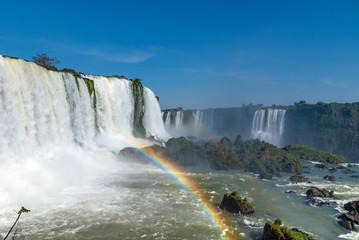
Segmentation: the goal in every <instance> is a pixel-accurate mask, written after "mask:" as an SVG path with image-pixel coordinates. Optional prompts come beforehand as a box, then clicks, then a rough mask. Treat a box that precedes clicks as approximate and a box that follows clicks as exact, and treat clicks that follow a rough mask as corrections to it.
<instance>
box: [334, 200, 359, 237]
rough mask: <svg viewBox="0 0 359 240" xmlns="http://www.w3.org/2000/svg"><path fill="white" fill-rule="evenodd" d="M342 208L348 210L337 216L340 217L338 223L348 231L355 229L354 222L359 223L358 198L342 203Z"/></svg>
mask: <svg viewBox="0 0 359 240" xmlns="http://www.w3.org/2000/svg"><path fill="white" fill-rule="evenodd" d="M344 209H345V210H347V211H348V212H347V213H343V214H342V215H340V216H339V217H338V218H339V219H341V220H340V221H339V222H338V223H339V225H340V226H342V227H344V228H346V229H348V230H350V231H355V230H356V228H355V224H359V200H358V201H352V202H348V203H346V204H344Z"/></svg>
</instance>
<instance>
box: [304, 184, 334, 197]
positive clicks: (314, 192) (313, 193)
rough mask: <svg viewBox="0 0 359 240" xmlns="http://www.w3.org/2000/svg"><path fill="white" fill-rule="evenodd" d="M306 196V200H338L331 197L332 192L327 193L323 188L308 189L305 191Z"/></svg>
mask: <svg viewBox="0 0 359 240" xmlns="http://www.w3.org/2000/svg"><path fill="white" fill-rule="evenodd" d="M306 195H307V198H308V199H312V198H315V197H321V198H333V199H338V198H337V197H336V196H334V195H333V193H332V192H329V191H328V190H326V189H324V188H323V189H319V188H316V187H313V188H310V189H308V190H307V192H306Z"/></svg>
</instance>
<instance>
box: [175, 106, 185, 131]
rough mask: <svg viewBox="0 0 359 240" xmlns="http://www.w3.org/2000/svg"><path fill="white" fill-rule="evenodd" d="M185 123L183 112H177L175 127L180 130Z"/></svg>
mask: <svg viewBox="0 0 359 240" xmlns="http://www.w3.org/2000/svg"><path fill="white" fill-rule="evenodd" d="M182 121H183V111H177V113H176V119H175V127H176V129H177V130H178V129H179V128H181V126H182Z"/></svg>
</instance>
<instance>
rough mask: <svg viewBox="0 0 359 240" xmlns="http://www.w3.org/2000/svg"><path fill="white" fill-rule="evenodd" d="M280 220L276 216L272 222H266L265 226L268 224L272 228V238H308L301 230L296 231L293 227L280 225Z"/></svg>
mask: <svg viewBox="0 0 359 240" xmlns="http://www.w3.org/2000/svg"><path fill="white" fill-rule="evenodd" d="M281 225H282V220H281V219H280V218H277V219H276V220H275V221H274V224H272V223H271V221H267V222H266V226H270V227H271V228H272V229H273V230H272V231H273V232H272V233H273V235H274V236H273V237H274V238H273V239H278V240H308V236H307V235H306V234H304V233H302V232H298V230H295V229H289V230H288V227H286V226H281Z"/></svg>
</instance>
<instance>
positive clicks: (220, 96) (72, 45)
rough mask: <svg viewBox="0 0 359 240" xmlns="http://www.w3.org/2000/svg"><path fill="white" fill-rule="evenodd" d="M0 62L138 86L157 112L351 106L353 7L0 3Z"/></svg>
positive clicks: (356, 69)
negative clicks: (34, 62) (50, 66)
mask: <svg viewBox="0 0 359 240" xmlns="http://www.w3.org/2000/svg"><path fill="white" fill-rule="evenodd" d="M0 12H1V13H0V54H2V55H9V56H15V57H20V58H24V59H28V60H31V59H32V56H33V55H35V54H36V52H37V51H44V52H47V53H48V54H49V55H50V56H51V57H56V58H58V59H59V60H60V61H61V64H60V65H58V67H59V68H65V67H67V68H73V69H75V70H76V71H79V72H84V73H92V74H99V75H113V74H118V75H125V76H126V77H128V78H136V77H138V78H142V79H143V80H142V81H143V84H144V85H145V86H148V87H149V88H151V89H152V90H153V91H154V92H155V94H156V95H158V96H159V97H160V104H161V107H162V108H174V107H179V106H182V107H184V108H186V109H189V108H191V109H192V108H209V107H231V106H232V107H236V106H241V105H242V104H249V103H254V104H257V103H263V104H265V105H272V104H281V105H289V104H293V102H295V101H296V102H298V101H300V100H306V101H307V102H310V103H316V102H318V101H323V102H334V101H335V102H354V101H359V1H346V0H343V1H330V0H325V1H324V0H323V1H313V0H312V1H305V0H300V1H295V0H285V1H275V0H273V1H268V0H263V1H248V0H246V1H239V0H238V1H224V0H222V1H211V0H206V1H195V0H192V1H187V0H181V1H175V0H165V1H156V0H151V1H150V0H147V1H135V0H133V1H129V0H127V1H115V0H114V1H107V0H102V1H76V0H73V1H56V0H52V1H36V0H32V1H24V0H18V1H3V2H2V3H1V11H0Z"/></svg>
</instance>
